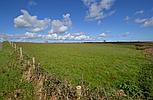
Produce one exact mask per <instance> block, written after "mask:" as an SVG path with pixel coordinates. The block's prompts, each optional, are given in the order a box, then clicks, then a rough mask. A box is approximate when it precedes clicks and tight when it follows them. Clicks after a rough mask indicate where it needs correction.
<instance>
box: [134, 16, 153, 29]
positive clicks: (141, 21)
mask: <svg viewBox="0 0 153 100" xmlns="http://www.w3.org/2000/svg"><path fill="white" fill-rule="evenodd" d="M135 23H137V24H141V25H142V26H144V27H151V26H153V17H151V18H148V19H139V18H137V19H135Z"/></svg>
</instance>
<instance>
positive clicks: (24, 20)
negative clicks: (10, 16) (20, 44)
mask: <svg viewBox="0 0 153 100" xmlns="http://www.w3.org/2000/svg"><path fill="white" fill-rule="evenodd" d="M21 12H22V13H23V14H22V15H20V16H18V17H16V18H15V19H14V26H15V27H17V28H26V29H27V30H28V31H30V32H40V31H43V30H44V29H46V28H47V27H48V25H49V23H50V19H47V18H45V19H43V20H38V18H37V16H31V15H30V14H29V13H28V12H27V11H26V10H21Z"/></svg>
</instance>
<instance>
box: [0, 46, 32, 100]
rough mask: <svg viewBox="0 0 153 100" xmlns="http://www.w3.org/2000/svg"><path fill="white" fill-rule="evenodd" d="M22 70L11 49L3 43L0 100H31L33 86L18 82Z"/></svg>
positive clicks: (0, 64)
mask: <svg viewBox="0 0 153 100" xmlns="http://www.w3.org/2000/svg"><path fill="white" fill-rule="evenodd" d="M21 78H22V70H21V68H20V66H19V65H18V62H17V60H16V56H15V55H14V54H13V49H12V48H11V47H10V45H9V44H8V43H3V48H2V49H0V100H8V99H11V100H16V99H18V100H32V99H33V97H32V96H33V86H32V84H30V83H27V82H24V81H22V82H21V81H20V80H21Z"/></svg>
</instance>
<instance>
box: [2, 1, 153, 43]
mask: <svg viewBox="0 0 153 100" xmlns="http://www.w3.org/2000/svg"><path fill="white" fill-rule="evenodd" d="M0 12H1V15H0V33H1V34H2V35H0V36H1V37H2V36H4V35H5V36H7V37H8V38H9V39H10V40H14V41H38V42H39V41H40V42H41V41H103V40H107V41H134V40H140V41H146V40H147V41H153V0H2V1H1V3H0Z"/></svg>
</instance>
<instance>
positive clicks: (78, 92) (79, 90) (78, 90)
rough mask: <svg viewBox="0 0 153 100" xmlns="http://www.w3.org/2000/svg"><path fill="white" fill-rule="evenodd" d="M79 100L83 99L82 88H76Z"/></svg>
mask: <svg viewBox="0 0 153 100" xmlns="http://www.w3.org/2000/svg"><path fill="white" fill-rule="evenodd" d="M76 93H77V100H80V99H81V86H77V87H76Z"/></svg>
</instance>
